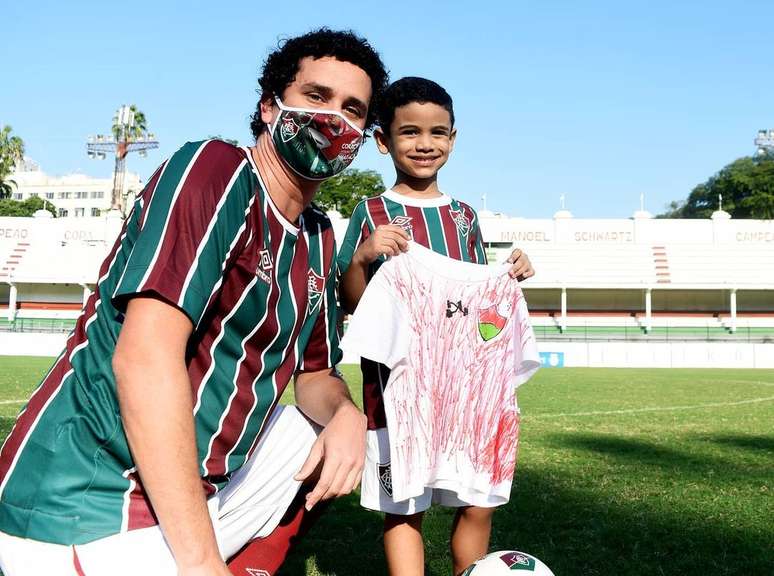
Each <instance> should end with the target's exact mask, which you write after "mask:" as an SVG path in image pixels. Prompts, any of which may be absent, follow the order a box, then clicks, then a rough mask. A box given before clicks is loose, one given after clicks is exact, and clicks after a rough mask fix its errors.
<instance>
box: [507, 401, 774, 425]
mask: <svg viewBox="0 0 774 576" xmlns="http://www.w3.org/2000/svg"><path fill="white" fill-rule="evenodd" d="M772 400H774V396H766V397H764V398H751V399H750V400H738V401H736V402H715V403H711V404H692V405H689V406H652V407H648V408H629V409H626V410H595V411H593V412H560V413H557V414H534V415H524V416H522V418H524V419H526V420H533V419H534V420H537V419H539V418H565V417H573V416H607V415H611V414H639V413H642V412H673V411H678V410H701V409H702V408H721V407H724V406H741V405H743V404H756V403H759V402H770V401H772Z"/></svg>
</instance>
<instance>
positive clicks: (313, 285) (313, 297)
mask: <svg viewBox="0 0 774 576" xmlns="http://www.w3.org/2000/svg"><path fill="white" fill-rule="evenodd" d="M307 283H308V284H307V293H308V301H309V313H311V312H313V311H314V309H315V308H317V306H319V305H320V299H321V297H322V293H323V290H324V289H325V278H323V277H322V276H320V275H319V274H317V273H316V272H315V271H314V270H312V269H311V268H310V269H309V275H308V276H307Z"/></svg>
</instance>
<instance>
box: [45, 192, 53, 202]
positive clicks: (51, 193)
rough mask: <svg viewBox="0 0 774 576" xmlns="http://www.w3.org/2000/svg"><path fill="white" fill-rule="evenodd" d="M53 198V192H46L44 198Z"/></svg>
mask: <svg viewBox="0 0 774 576" xmlns="http://www.w3.org/2000/svg"><path fill="white" fill-rule="evenodd" d="M53 199H54V193H53V192H46V200H53Z"/></svg>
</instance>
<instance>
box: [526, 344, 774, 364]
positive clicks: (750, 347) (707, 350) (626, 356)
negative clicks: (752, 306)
mask: <svg viewBox="0 0 774 576" xmlns="http://www.w3.org/2000/svg"><path fill="white" fill-rule="evenodd" d="M538 348H539V350H540V352H541V356H543V358H544V365H545V366H547V365H548V364H550V363H553V364H554V365H556V366H557V367H560V366H564V367H575V366H577V367H587V368H774V344H751V343H725V342H550V341H544V342H539V343H538Z"/></svg>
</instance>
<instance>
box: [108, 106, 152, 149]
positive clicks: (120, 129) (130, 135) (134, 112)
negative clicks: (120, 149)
mask: <svg viewBox="0 0 774 576" xmlns="http://www.w3.org/2000/svg"><path fill="white" fill-rule="evenodd" d="M129 110H130V112H131V121H130V123H129V124H122V123H120V122H119V119H118V116H117V115H116V116H113V128H112V129H111V130H112V132H113V136H114V137H115V139H116V141H117V142H120V141H122V140H128V141H131V140H135V139H137V138H139V137H140V136H144V135H145V133H146V131H147V126H146V123H145V114H144V113H143V112H142V111H141V110H138V109H137V106H135V105H134V104H132V105H131V106H129Z"/></svg>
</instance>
